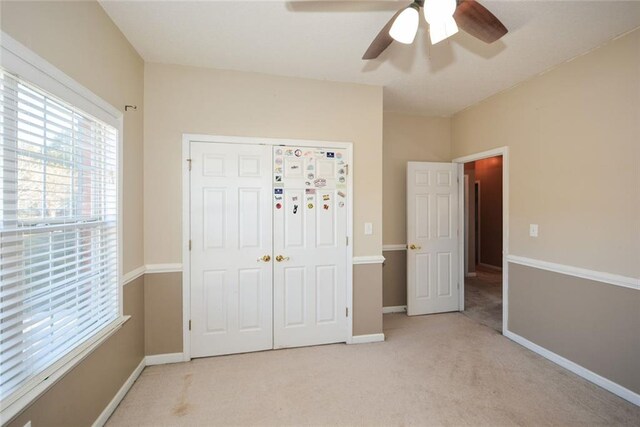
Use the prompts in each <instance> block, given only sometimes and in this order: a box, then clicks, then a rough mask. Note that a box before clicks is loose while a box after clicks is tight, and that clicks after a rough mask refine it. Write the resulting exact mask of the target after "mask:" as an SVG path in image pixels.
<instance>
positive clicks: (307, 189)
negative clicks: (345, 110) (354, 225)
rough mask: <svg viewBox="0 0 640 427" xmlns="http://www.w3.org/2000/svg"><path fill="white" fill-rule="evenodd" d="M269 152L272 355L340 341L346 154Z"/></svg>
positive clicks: (343, 305)
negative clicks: (281, 350) (271, 163)
mask: <svg viewBox="0 0 640 427" xmlns="http://www.w3.org/2000/svg"><path fill="white" fill-rule="evenodd" d="M273 150H274V175H273V177H274V183H273V185H274V189H273V193H274V194H273V200H272V204H273V209H274V211H273V212H274V218H273V221H274V245H273V246H274V252H273V254H274V256H275V262H274V303H273V307H274V318H273V324H274V348H282V347H296V346H304V345H315V344H327V343H334V342H344V341H345V340H346V329H347V322H346V320H347V314H346V278H347V270H346V269H347V263H346V261H347V242H346V237H347V197H350V195H348V194H347V174H348V166H347V164H348V161H349V159H347V158H346V154H347V152H346V151H345V150H335V149H326V148H310V147H289V146H277V147H274V148H273Z"/></svg>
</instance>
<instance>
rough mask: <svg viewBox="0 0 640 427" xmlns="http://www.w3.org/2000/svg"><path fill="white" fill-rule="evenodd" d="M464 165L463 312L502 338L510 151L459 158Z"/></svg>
mask: <svg viewBox="0 0 640 427" xmlns="http://www.w3.org/2000/svg"><path fill="white" fill-rule="evenodd" d="M454 162H456V163H459V164H461V165H462V167H461V171H460V174H461V177H460V178H461V179H460V181H461V182H463V183H464V186H463V188H462V189H461V192H462V193H463V195H462V197H461V199H462V200H463V202H462V204H461V205H462V206H461V209H462V211H463V215H461V218H462V220H461V225H460V228H461V229H463V230H464V233H463V236H464V237H463V244H462V245H461V247H462V248H463V250H462V252H463V254H462V256H461V258H463V262H462V263H461V264H462V266H461V270H462V271H463V274H462V276H463V279H462V280H461V284H462V289H461V291H462V292H461V295H460V311H461V312H462V313H463V314H464V315H466V316H467V317H469V318H471V319H472V320H474V321H476V322H478V323H480V324H483V325H485V326H487V327H490V328H492V329H494V330H496V331H498V332H500V333H502V332H503V330H506V329H507V320H508V311H507V304H508V277H507V276H508V272H507V269H506V268H507V265H506V255H507V252H508V251H507V245H508V235H507V234H508V227H507V221H508V151H507V148H506V147H504V148H500V149H496V150H491V151H487V152H484V153H478V154H475V155H471V156H466V157H463V158H459V159H455V160H454Z"/></svg>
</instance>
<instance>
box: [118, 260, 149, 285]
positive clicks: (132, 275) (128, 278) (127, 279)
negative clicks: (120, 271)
mask: <svg viewBox="0 0 640 427" xmlns="http://www.w3.org/2000/svg"><path fill="white" fill-rule="evenodd" d="M146 271H147V270H146V268H145V266H144V265H141V266H140V267H138V268H136V269H134V270H131V271H130V272H128V273H127V274H125V275H124V276H122V285H123V286H124V285H127V284H129V283H131V282H133V281H134V280H136V279H137V278H138V277H140V276H142V275H143V274H144V273H145V272H146Z"/></svg>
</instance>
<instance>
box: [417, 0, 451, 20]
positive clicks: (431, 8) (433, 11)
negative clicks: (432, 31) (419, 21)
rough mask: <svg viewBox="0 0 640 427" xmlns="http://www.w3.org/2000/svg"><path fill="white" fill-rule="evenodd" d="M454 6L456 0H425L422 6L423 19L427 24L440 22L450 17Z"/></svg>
mask: <svg viewBox="0 0 640 427" xmlns="http://www.w3.org/2000/svg"><path fill="white" fill-rule="evenodd" d="M456 7H457V2H456V0H426V1H425V2H424V8H423V13H424V19H425V21H427V22H428V23H429V24H432V23H434V22H441V21H443V20H445V19H447V18H449V17H452V16H453V14H454V13H455V12H456Z"/></svg>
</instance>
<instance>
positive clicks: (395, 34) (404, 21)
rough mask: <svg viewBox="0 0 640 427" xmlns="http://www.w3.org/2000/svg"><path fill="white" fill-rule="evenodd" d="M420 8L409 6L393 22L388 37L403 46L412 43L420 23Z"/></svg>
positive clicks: (413, 5) (414, 4)
mask: <svg viewBox="0 0 640 427" xmlns="http://www.w3.org/2000/svg"><path fill="white" fill-rule="evenodd" d="M454 1H455V0H454ZM419 9H420V7H419V6H418V5H417V4H416V3H412V4H410V5H409V6H408V7H407V8H406V9H405V10H403V11H402V12H401V13H400V15H398V17H397V18H396V20H395V21H393V25H391V29H390V30H389V35H390V36H391V37H392V38H393V39H394V40H395V41H397V42H400V43H403V44H411V43H413V39H415V38H416V33H417V32H418V24H419V23H420V12H419Z"/></svg>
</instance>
